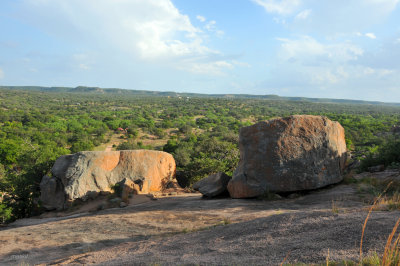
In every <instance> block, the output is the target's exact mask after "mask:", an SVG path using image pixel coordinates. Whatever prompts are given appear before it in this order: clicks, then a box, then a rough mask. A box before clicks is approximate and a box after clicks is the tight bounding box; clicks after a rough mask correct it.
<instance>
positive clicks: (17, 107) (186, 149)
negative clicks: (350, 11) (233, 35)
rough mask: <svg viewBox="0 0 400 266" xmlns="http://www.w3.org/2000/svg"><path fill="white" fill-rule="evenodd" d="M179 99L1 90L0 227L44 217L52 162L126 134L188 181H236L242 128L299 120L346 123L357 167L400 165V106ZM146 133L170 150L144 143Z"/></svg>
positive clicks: (128, 143) (132, 145)
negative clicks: (229, 177) (168, 158)
mask: <svg viewBox="0 0 400 266" xmlns="http://www.w3.org/2000/svg"><path fill="white" fill-rule="evenodd" d="M167 96H169V97H167ZM177 96H178V95H177V94H174V93H147V92H132V93H128V92H126V91H123V90H103V91H102V90H98V89H93V88H86V87H80V88H77V89H74V90H72V89H68V88H48V89H42V88H37V87H32V88H28V87H27V88H20V89H7V88H0V192H1V194H2V195H3V196H1V197H0V198H2V200H1V202H0V221H12V220H14V219H17V218H22V217H27V216H30V215H33V214H36V213H38V212H39V211H40V202H37V200H36V199H37V198H38V195H39V183H40V180H41V178H42V176H43V175H45V174H50V169H51V166H52V165H53V163H54V161H55V160H56V159H57V158H58V157H59V156H61V155H63V154H69V153H74V152H78V151H82V150H91V149H93V148H95V147H97V146H100V145H101V144H105V143H108V142H109V138H110V136H112V135H113V134H116V133H120V131H121V130H120V128H121V129H123V130H125V133H124V134H123V139H121V141H122V143H121V144H120V145H119V147H117V149H118V150H123V149H143V148H145V149H158V150H164V151H167V152H170V153H172V154H173V155H174V157H175V160H176V162H177V166H178V170H179V172H180V173H181V174H182V175H184V176H185V177H186V178H187V179H188V181H189V183H193V182H195V181H196V180H198V179H200V178H202V177H204V176H207V175H208V174H210V173H212V172H217V171H223V172H226V173H228V174H232V172H233V170H234V169H235V167H236V165H237V162H238V159H239V151H238V130H239V128H241V127H243V126H248V125H251V124H254V123H256V122H258V121H263V120H268V119H272V118H275V117H284V116H289V115H294V114H311V115H324V116H327V117H328V118H330V119H332V120H335V121H339V122H340V123H341V124H342V125H343V127H344V128H345V130H346V143H347V146H348V148H349V149H351V150H352V153H353V155H354V156H355V158H356V159H362V158H363V157H366V158H367V159H366V160H369V159H368V158H370V157H369V156H372V155H373V154H375V155H374V156H375V157H374V156H372V157H371V158H374V160H375V158H380V157H384V158H385V159H384V164H385V165H391V164H392V163H393V162H390V161H393V160H397V161H398V157H393V156H392V155H393V153H391V152H386V150H390V148H392V147H394V146H393V144H387V143H389V142H391V141H395V143H398V141H397V142H396V140H391V138H394V137H393V134H392V133H390V131H391V128H392V127H393V126H394V125H399V121H400V106H395V105H385V104H373V103H365V104H363V103H360V102H357V101H332V100H321V99H318V100H316V99H313V100H311V99H305V98H292V99H285V98H280V97H276V96H265V97H252V96H243V97H237V96H236V97H233V98H232V97H211V96H210V97H205V96H204V95H191V94H187V95H185V96H184V97H182V98H179V97H177ZM186 96H188V97H189V96H190V98H186ZM139 132H141V134H139ZM143 133H144V134H147V135H152V138H154V137H155V138H158V140H162V143H165V142H167V144H166V145H164V146H156V145H151V144H146V145H144V144H143V143H144V141H143V139H141V138H142V136H141V135H143ZM146 141H147V140H146ZM146 143H148V142H146ZM150 143H151V141H150ZM160 143H161V142H160ZM158 145H159V144H158ZM396 145H397V144H396ZM396 147H397V146H396ZM398 150H399V149H397V151H398ZM376 155H378V156H376ZM390 158H395V159H390ZM396 158H397V159H396ZM373 163H375V161H374V162H373ZM364 164H365V163H364Z"/></svg>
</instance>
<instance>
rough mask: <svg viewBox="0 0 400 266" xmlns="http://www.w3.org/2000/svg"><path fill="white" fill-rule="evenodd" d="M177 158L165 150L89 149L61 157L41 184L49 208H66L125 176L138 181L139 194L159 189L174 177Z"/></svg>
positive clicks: (107, 188)
mask: <svg viewBox="0 0 400 266" xmlns="http://www.w3.org/2000/svg"><path fill="white" fill-rule="evenodd" d="M175 171H176V165H175V160H174V158H173V157H172V155H171V154H168V153H166V152H161V151H150V150H134V151H110V152H102V151H99V152H95V151H85V152H78V153H75V154H71V155H64V156H61V157H60V158H58V159H57V161H56V162H55V164H54V166H53V168H52V170H51V172H52V175H53V176H52V177H51V178H50V177H46V176H45V177H44V178H43V179H42V182H41V184H40V188H41V201H42V203H43V206H44V207H45V208H46V209H49V210H51V209H57V210H61V209H65V208H67V207H68V206H69V204H70V203H71V202H73V201H75V200H77V199H80V200H87V199H88V198H91V197H94V196H96V195H97V194H98V193H99V192H111V187H112V186H113V185H115V184H117V183H118V182H121V181H122V180H124V179H127V180H130V181H132V182H133V183H134V184H135V189H136V190H138V191H137V193H138V194H146V193H150V192H158V191H161V190H163V189H164V188H165V186H166V184H168V183H169V182H170V181H171V180H173V179H174V176H175Z"/></svg>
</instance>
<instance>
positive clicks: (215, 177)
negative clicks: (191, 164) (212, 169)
mask: <svg viewBox="0 0 400 266" xmlns="http://www.w3.org/2000/svg"><path fill="white" fill-rule="evenodd" d="M229 180H231V177H230V176H228V175H227V174H225V173H216V174H211V175H209V176H208V177H205V178H203V179H201V180H200V181H198V182H196V183H194V184H193V189H194V190H197V191H199V192H200V193H201V194H203V195H204V196H206V197H215V196H218V195H221V194H222V193H224V192H226V187H227V185H228V182H229Z"/></svg>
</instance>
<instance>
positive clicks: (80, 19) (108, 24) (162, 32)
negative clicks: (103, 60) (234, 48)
mask: <svg viewBox="0 0 400 266" xmlns="http://www.w3.org/2000/svg"><path fill="white" fill-rule="evenodd" d="M23 2H24V4H25V7H26V11H27V12H26V13H27V17H26V18H25V19H26V20H28V21H29V22H33V23H34V24H35V25H36V26H38V27H40V28H41V29H44V30H45V31H47V32H48V33H50V34H52V35H57V36H59V37H60V38H68V39H70V40H72V41H79V42H85V41H86V42H88V43H89V46H90V47H93V46H95V47H99V49H103V50H107V52H112V51H114V52H115V53H117V54H120V53H125V54H126V55H125V57H126V56H128V57H131V58H132V59H134V60H136V59H139V60H143V61H145V62H157V64H164V65H174V66H176V65H179V62H180V63H182V64H183V65H185V64H188V62H190V64H193V65H194V64H196V63H199V62H195V61H193V60H187V58H198V59H199V61H200V62H202V61H204V60H205V58H206V59H207V61H208V64H210V65H211V67H210V69H214V68H216V67H218V66H219V64H218V59H215V60H212V58H213V57H215V56H219V55H220V54H221V53H220V52H219V51H216V50H214V49H211V48H210V47H208V46H207V45H206V44H205V43H204V39H205V38H207V36H206V35H205V34H204V33H203V31H202V30H201V29H199V28H197V27H195V26H194V25H193V24H192V23H191V21H190V19H189V17H188V16H187V15H185V14H182V13H181V12H180V11H179V10H178V9H177V8H176V7H175V6H174V5H173V3H172V2H171V0H85V1H82V0H51V1H50V0H23ZM197 19H198V20H200V21H206V19H205V18H204V17H203V16H200V15H199V16H197ZM215 24H216V22H215V21H211V22H209V23H208V24H207V25H206V28H207V29H208V30H209V31H212V32H214V33H215V34H216V35H217V36H221V35H222V34H223V31H221V30H218V29H217V28H216V26H215ZM66 36H67V37H66ZM77 61H79V64H78V66H79V67H80V68H82V69H87V68H89V67H90V66H89V64H88V63H87V62H85V61H84V60H77ZM202 64H207V63H202ZM192 67H193V66H191V65H186V66H184V67H183V68H182V69H190V68H192ZM221 69H223V66H221Z"/></svg>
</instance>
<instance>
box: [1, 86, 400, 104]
mask: <svg viewBox="0 0 400 266" xmlns="http://www.w3.org/2000/svg"><path fill="white" fill-rule="evenodd" d="M0 89H9V90H23V91H38V92H57V93H85V94H86V93H93V94H119V95H121V94H122V95H124V94H125V95H136V96H148V97H151V96H159V97H162V96H165V97H168V96H169V97H212V98H239V99H243V98H244V99H269V100H282V101H302V102H314V103H341V104H343V103H344V104H372V105H391V106H400V103H385V102H379V101H362V100H348V99H329V98H307V97H282V96H278V95H273V94H268V95H252V94H201V93H188V92H183V93H178V92H172V91H165V92H162V91H147V90H127V89H118V88H99V87H86V86H78V87H75V88H72V87H41V86H0Z"/></svg>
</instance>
